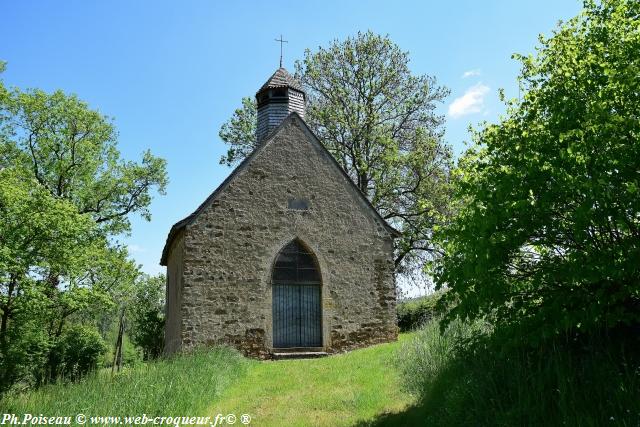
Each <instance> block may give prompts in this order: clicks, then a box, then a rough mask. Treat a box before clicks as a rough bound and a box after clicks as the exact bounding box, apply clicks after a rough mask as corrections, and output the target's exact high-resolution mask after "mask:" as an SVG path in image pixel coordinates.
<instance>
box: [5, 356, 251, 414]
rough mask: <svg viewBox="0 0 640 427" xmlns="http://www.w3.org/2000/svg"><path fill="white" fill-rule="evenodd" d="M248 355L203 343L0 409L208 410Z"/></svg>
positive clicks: (14, 399)
mask: <svg viewBox="0 0 640 427" xmlns="http://www.w3.org/2000/svg"><path fill="white" fill-rule="evenodd" d="M246 365H247V361H246V359H244V358H242V356H241V355H240V354H239V353H237V352H236V351H234V350H231V349H228V348H224V347H223V348H215V349H209V350H205V349H201V350H198V351H195V352H193V353H190V354H184V355H180V356H177V357H175V358H171V359H167V360H159V361H155V362H149V363H140V364H136V365H134V366H132V367H130V368H126V369H124V370H123V371H122V372H120V373H118V374H116V375H115V376H114V377H113V378H112V377H111V375H110V371H108V370H103V371H100V372H98V373H95V374H93V375H90V376H89V377H87V378H85V379H83V380H82V381H80V382H78V383H75V384H68V385H48V386H44V387H41V388H39V389H37V390H33V391H30V392H26V393H22V394H17V395H8V396H5V397H4V398H3V400H1V401H0V412H5V413H15V414H20V413H36V414H38V413H42V414H46V415H47V416H54V415H59V416H73V415H75V414H77V413H83V414H85V415H87V416H91V415H96V416H128V415H142V414H143V413H145V414H148V415H149V416H151V415H155V416H163V415H166V416H174V415H181V416H183V415H188V416H198V415H206V414H205V412H206V410H207V409H208V408H209V407H210V406H211V402H212V401H214V400H215V399H216V398H218V397H219V396H220V394H221V393H222V391H223V390H225V389H226V388H227V387H229V386H230V385H231V383H232V382H233V381H235V380H236V379H238V378H239V377H241V376H242V375H244V373H245V371H246Z"/></svg>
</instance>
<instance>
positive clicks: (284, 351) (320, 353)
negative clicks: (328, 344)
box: [271, 347, 328, 360]
mask: <svg viewBox="0 0 640 427" xmlns="http://www.w3.org/2000/svg"><path fill="white" fill-rule="evenodd" d="M271 356H272V357H273V358H274V359H275V360H282V359H312V358H316V357H325V356H328V353H327V352H326V351H324V349H323V348H322V347H291V348H274V349H272V350H271Z"/></svg>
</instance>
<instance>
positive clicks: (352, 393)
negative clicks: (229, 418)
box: [211, 334, 414, 426]
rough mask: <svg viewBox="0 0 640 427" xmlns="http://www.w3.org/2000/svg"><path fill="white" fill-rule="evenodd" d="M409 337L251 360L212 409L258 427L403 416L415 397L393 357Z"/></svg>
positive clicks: (359, 421) (335, 423) (360, 421)
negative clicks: (300, 356)
mask: <svg viewBox="0 0 640 427" xmlns="http://www.w3.org/2000/svg"><path fill="white" fill-rule="evenodd" d="M407 339H409V335H408V334H403V335H401V336H400V342H397V343H390V344H380V345H376V346H373V347H369V348H366V349H363V350H356V351H352V352H350V353H346V354H341V355H335V356H330V357H326V358H321V359H308V360H283V361H275V362H257V361H252V362H251V365H250V368H249V370H248V373H247V377H246V378H245V379H244V380H243V381H241V382H239V383H236V384H234V386H232V387H231V388H230V389H229V390H227V392H226V393H224V394H223V396H222V399H221V400H219V401H217V402H215V404H213V405H212V406H211V411H212V413H218V412H220V413H235V414H242V413H248V414H249V415H251V417H252V419H253V420H255V423H256V425H259V426H283V425H287V426H349V425H355V424H368V423H370V422H373V421H374V420H375V419H376V418H377V417H379V416H380V415H383V414H388V413H398V412H402V411H403V410H405V409H406V408H407V407H409V406H410V405H411V404H413V403H414V398H413V397H412V396H411V395H410V394H409V393H407V392H406V391H405V390H404V389H403V387H402V384H401V381H400V376H399V372H398V370H397V368H396V366H395V364H394V359H395V355H396V352H397V350H398V349H399V348H400V346H401V343H402V342H404V341H406V340H407Z"/></svg>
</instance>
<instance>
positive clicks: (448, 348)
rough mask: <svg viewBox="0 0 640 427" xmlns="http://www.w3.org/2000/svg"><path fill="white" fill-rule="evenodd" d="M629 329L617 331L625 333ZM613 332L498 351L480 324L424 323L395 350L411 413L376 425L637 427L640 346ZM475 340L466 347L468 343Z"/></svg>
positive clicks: (497, 341)
mask: <svg viewBox="0 0 640 427" xmlns="http://www.w3.org/2000/svg"><path fill="white" fill-rule="evenodd" d="M630 332H631V331H628V330H620V331H617V334H620V335H623V336H627V338H628V336H629V334H630ZM617 334H612V333H611V332H609V333H608V334H601V333H593V334H590V335H588V336H582V337H580V338H579V337H577V336H576V335H574V334H568V335H564V336H557V337H554V338H553V339H550V340H547V341H545V342H544V343H541V345H540V346H538V347H537V348H535V349H531V348H529V347H524V346H523V347H518V348H516V347H512V346H504V340H503V338H504V336H501V335H492V334H490V328H488V326H487V325H486V324H483V323H480V322H474V323H463V322H460V321H455V322H452V323H451V324H450V325H449V326H448V327H447V328H446V329H445V331H444V333H441V332H440V328H439V326H438V322H437V320H435V321H432V322H430V323H428V324H427V325H426V326H425V328H424V329H422V330H421V331H419V332H418V333H417V334H416V335H415V336H414V338H413V340H411V341H409V342H407V343H406V344H405V345H404V346H403V348H402V350H401V351H400V352H399V353H398V357H397V359H396V363H397V365H398V367H399V369H400V370H401V371H402V376H403V381H404V384H405V386H406V387H407V389H408V390H410V391H411V392H412V393H414V394H416V395H418V396H419V403H418V404H417V405H416V407H415V408H413V410H412V411H407V413H405V414H402V415H400V416H397V417H394V418H393V419H389V420H388V423H380V424H379V425H414V422H410V421H415V422H418V421H419V423H420V424H421V425H433V426H451V425H476V426H485V425H486V426H513V425H568V426H584V425H591V426H598V425H608V424H615V425H636V424H637V422H638V421H639V420H640V403H639V401H638V399H637V396H638V395H639V394H640V376H639V375H640V365H639V364H638V361H640V353H639V352H638V349H639V348H640V347H639V346H638V344H640V343H639V342H638V338H637V333H634V334H633V341H634V342H635V343H634V345H631V346H626V345H622V344H621V343H623V342H625V341H627V343H629V342H628V340H627V339H625V340H621V339H620V338H621V336H620V335H617ZM473 337H480V339H476V340H475V342H474V344H471V345H469V342H470V339H471V338H473Z"/></svg>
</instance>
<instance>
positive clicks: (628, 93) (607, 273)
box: [437, 0, 640, 339]
mask: <svg viewBox="0 0 640 427" xmlns="http://www.w3.org/2000/svg"><path fill="white" fill-rule="evenodd" d="M639 16H640V3H638V2H637V1H631V0H604V1H602V3H595V2H592V1H587V2H586V3H585V9H584V10H583V12H582V13H581V14H580V15H579V16H577V17H575V18H573V19H571V20H570V21H568V22H567V23H565V24H561V25H560V26H559V28H558V29H557V30H556V31H555V32H554V34H553V35H552V36H551V37H550V38H544V37H542V36H541V37H540V44H541V45H540V47H539V48H538V49H537V55H536V56H520V55H516V57H517V58H518V59H519V60H520V61H521V62H522V74H521V76H520V85H521V88H522V90H523V91H524V93H525V94H524V97H522V99H520V100H510V101H508V102H507V106H508V112H507V115H506V117H504V118H502V119H501V121H500V122H499V123H498V124H496V125H487V126H486V127H485V128H484V129H482V130H480V131H478V132H477V133H475V135H474V138H475V141H476V143H477V145H476V146H475V147H474V148H473V149H471V150H470V151H469V152H468V153H467V155H466V156H465V157H464V158H463V159H462V160H461V162H460V169H459V176H460V181H459V185H458V187H457V198H458V199H457V200H458V203H457V204H458V206H457V214H456V217H455V218H454V220H453V221H452V223H451V224H450V225H449V226H448V227H446V228H445V229H444V230H443V231H442V232H441V233H439V235H438V237H439V239H440V242H441V244H442V245H444V247H445V248H446V256H445V257H444V258H443V259H442V263H441V265H440V266H439V268H438V272H437V281H438V284H439V286H440V287H449V288H450V291H449V292H447V293H446V294H445V299H448V300H456V301H457V302H458V304H457V306H456V307H455V309H454V310H453V311H452V312H451V313H450V314H449V320H450V319H452V318H453V317H456V316H459V317H462V318H478V317H481V316H489V318H491V319H493V321H494V322H495V323H496V324H497V325H502V326H507V325H518V326H520V327H523V328H524V330H525V331H526V332H527V333H529V334H530V337H531V338H533V339H536V338H545V337H547V336H549V335H553V334H556V333H558V332H560V331H566V330H568V329H573V330H576V331H580V330H583V331H584V330H589V329H591V328H602V327H605V328H607V327H612V326H614V325H617V324H620V323H628V322H638V320H640V318H639V316H640V304H639V303H640V263H639V262H638V260H640V197H639V192H638V191H639V189H640V172H639V171H640V116H639V115H638V112H640V55H638V52H640V19H638V17H639Z"/></svg>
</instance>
